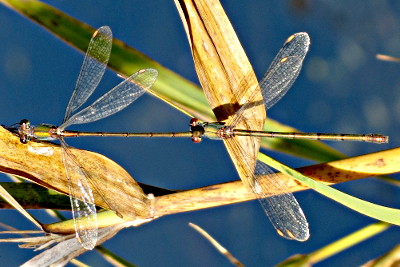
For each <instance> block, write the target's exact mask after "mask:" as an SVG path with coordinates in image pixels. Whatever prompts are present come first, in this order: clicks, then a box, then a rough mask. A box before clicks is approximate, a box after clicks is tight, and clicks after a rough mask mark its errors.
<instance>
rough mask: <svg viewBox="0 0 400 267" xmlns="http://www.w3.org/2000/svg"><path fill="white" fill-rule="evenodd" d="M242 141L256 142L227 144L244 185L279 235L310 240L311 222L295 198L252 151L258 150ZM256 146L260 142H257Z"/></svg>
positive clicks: (235, 140) (231, 142) (226, 142)
mask: <svg viewBox="0 0 400 267" xmlns="http://www.w3.org/2000/svg"><path fill="white" fill-rule="evenodd" d="M239 138H240V139H242V138H249V142H251V139H254V137H243V136H240V137H233V138H229V139H224V143H225V146H226V148H227V150H228V152H229V154H230V155H231V157H232V161H233V162H234V164H235V167H236V169H237V171H238V173H239V176H240V178H241V179H242V181H243V184H244V185H245V186H246V187H247V188H248V189H249V190H251V191H252V192H253V193H254V194H256V196H257V199H258V200H259V201H260V204H261V206H262V208H263V210H264V212H265V214H267V216H268V218H269V219H270V221H271V223H272V225H273V226H274V227H275V229H276V231H277V232H278V234H279V235H281V236H283V237H285V238H287V239H294V240H298V241H305V240H307V239H308V237H309V231H308V223H307V220H306V218H305V216H304V213H303V211H302V209H301V207H300V205H299V204H298V203H297V201H296V199H295V197H294V196H293V194H292V193H291V192H290V190H289V189H288V187H287V186H286V185H285V183H284V182H283V181H282V180H281V179H280V178H279V177H278V176H277V175H276V174H275V173H274V172H273V171H272V170H271V169H270V168H269V167H268V166H267V165H265V164H264V163H262V162H260V161H257V159H256V158H255V157H254V155H253V151H252V150H254V149H258V147H251V146H246V147H245V149H244V148H243V146H242V142H239V140H238V139H239ZM240 141H242V140H240ZM253 144H258V142H254V140H253ZM254 146H255V145H254ZM249 147H250V148H252V149H249ZM257 151H258V150H257Z"/></svg>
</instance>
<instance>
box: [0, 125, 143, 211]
mask: <svg viewBox="0 0 400 267" xmlns="http://www.w3.org/2000/svg"><path fill="white" fill-rule="evenodd" d="M43 151H44V152H43ZM71 151H72V153H73V154H74V155H75V157H76V158H77V160H78V161H79V163H80V164H81V166H82V167H83V168H84V169H85V171H86V173H87V174H88V175H89V176H90V178H91V180H92V185H93V187H92V188H93V195H94V198H95V204H96V205H98V206H100V207H105V208H107V207H108V206H109V205H111V206H112V209H113V210H114V211H115V212H117V214H118V215H120V216H122V217H123V218H125V219H134V218H135V216H138V217H139V218H146V217H148V216H149V213H150V211H149V206H148V203H147V202H148V201H147V197H146V196H145V195H144V193H143V191H142V189H141V188H140V186H139V185H138V184H137V183H136V182H135V181H134V180H133V178H132V177H131V176H130V175H129V174H128V173H127V172H126V171H125V170H124V169H123V168H122V167H120V166H119V165H118V164H116V163H115V162H113V161H112V160H110V159H108V158H106V157H104V156H102V155H100V154H97V153H93V152H89V151H85V150H79V149H73V148H72V149H71ZM0 171H1V172H4V173H8V174H13V175H17V176H19V177H21V178H23V179H26V180H29V181H32V182H34V183H37V184H39V185H41V186H44V187H47V188H50V189H53V190H56V191H58V192H61V193H64V194H68V192H69V191H68V180H67V177H66V175H65V169H64V164H63V162H62V157H61V148H60V146H58V145H55V144H53V143H48V142H41V143H36V142H30V143H29V144H22V143H21V142H20V140H19V138H18V137H16V136H14V135H13V134H11V133H10V132H9V131H7V130H5V129H4V128H2V127H0ZM72 187H73V188H75V190H79V188H78V186H77V185H76V184H73V185H72Z"/></svg>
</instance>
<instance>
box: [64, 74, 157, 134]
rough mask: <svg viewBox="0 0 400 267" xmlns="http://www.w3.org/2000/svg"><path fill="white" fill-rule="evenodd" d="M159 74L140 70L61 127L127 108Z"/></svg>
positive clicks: (88, 120)
mask: <svg viewBox="0 0 400 267" xmlns="http://www.w3.org/2000/svg"><path fill="white" fill-rule="evenodd" d="M157 76H158V72H157V70H155V69H143V70H139V71H138V72H136V73H135V74H133V75H132V76H130V77H128V78H127V79H125V80H124V81H122V82H121V83H120V84H118V85H117V86H116V87H114V88H113V89H111V90H110V91H109V92H107V93H106V94H104V95H103V96H102V97H100V98H99V99H97V100H96V101H95V102H94V103H93V104H91V105H90V106H88V107H87V108H85V109H83V110H81V111H79V112H78V113H76V114H75V115H73V116H72V117H71V118H70V119H69V120H67V121H66V122H64V123H63V124H62V125H61V126H60V127H59V128H60V129H61V130H63V129H65V128H66V127H67V126H69V125H72V124H81V123H88V122H93V121H97V120H100V119H103V118H105V117H108V116H110V115H112V114H114V113H116V112H118V111H120V110H122V109H124V108H126V107H127V106H128V105H130V104H131V103H132V102H133V101H135V100H136V99H138V98H139V97H140V96H142V95H143V94H144V92H145V91H146V90H147V89H149V88H150V87H151V86H152V85H153V83H154V82H155V81H156V79H157Z"/></svg>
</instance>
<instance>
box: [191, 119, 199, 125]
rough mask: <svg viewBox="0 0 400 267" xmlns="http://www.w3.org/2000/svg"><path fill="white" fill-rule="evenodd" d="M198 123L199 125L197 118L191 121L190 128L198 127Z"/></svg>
mask: <svg viewBox="0 0 400 267" xmlns="http://www.w3.org/2000/svg"><path fill="white" fill-rule="evenodd" d="M198 123H199V119H197V118H192V119H191V120H190V123H189V125H190V126H197V124H198Z"/></svg>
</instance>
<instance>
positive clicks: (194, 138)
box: [192, 136, 201, 143]
mask: <svg viewBox="0 0 400 267" xmlns="http://www.w3.org/2000/svg"><path fill="white" fill-rule="evenodd" d="M192 142H193V143H200V142H201V137H199V136H193V137H192Z"/></svg>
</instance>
